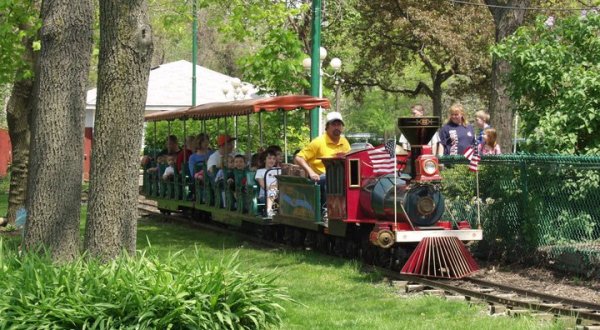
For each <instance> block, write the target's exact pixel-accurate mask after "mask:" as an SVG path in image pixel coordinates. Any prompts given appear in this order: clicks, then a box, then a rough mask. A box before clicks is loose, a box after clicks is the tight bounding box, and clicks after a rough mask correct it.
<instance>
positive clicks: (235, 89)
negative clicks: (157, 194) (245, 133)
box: [223, 78, 250, 149]
mask: <svg viewBox="0 0 600 330" xmlns="http://www.w3.org/2000/svg"><path fill="white" fill-rule="evenodd" d="M230 84H231V88H229V86H228V85H225V86H223V95H224V96H225V98H227V95H228V94H229V93H230V92H231V96H232V97H233V100H234V101H236V100H243V99H246V98H247V97H248V92H250V86H248V85H247V84H244V83H242V81H241V80H240V78H233V79H231V81H230ZM233 129H234V131H235V138H236V139H235V140H234V141H233V147H234V148H235V149H237V136H238V116H235V117H234V121H233Z"/></svg>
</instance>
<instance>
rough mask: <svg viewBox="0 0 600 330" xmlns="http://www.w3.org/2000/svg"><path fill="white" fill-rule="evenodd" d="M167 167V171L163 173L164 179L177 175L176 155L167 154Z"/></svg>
mask: <svg viewBox="0 0 600 330" xmlns="http://www.w3.org/2000/svg"><path fill="white" fill-rule="evenodd" d="M167 165H168V166H167V168H166V169H165V172H164V173H163V176H162V178H163V180H165V181H166V180H173V177H174V176H175V157H174V156H167Z"/></svg>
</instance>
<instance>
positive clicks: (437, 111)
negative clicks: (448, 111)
mask: <svg viewBox="0 0 600 330" xmlns="http://www.w3.org/2000/svg"><path fill="white" fill-rule="evenodd" d="M442 83H443V82H438V81H437V80H434V81H433V91H432V93H431V101H432V105H433V106H432V107H433V115H434V116H436V117H440V120H441V121H440V122H443V120H444V117H443V112H444V110H443V109H442V95H443V94H444V90H443V89H442Z"/></svg>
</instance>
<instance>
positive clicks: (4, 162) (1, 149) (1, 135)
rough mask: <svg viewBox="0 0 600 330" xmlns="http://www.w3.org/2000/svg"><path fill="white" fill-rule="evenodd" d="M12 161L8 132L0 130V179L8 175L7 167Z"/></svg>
mask: <svg viewBox="0 0 600 330" xmlns="http://www.w3.org/2000/svg"><path fill="white" fill-rule="evenodd" d="M11 161H12V148H11V146H10V137H9V136H8V131H7V130H6V129H4V128H0V178H3V177H5V176H6V175H7V174H8V165H9V164H10V162H11Z"/></svg>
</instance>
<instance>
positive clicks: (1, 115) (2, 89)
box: [0, 84, 12, 128]
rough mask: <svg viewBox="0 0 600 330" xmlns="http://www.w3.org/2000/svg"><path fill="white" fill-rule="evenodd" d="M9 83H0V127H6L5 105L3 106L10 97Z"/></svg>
mask: <svg viewBox="0 0 600 330" xmlns="http://www.w3.org/2000/svg"><path fill="white" fill-rule="evenodd" d="M11 86H12V85H11V84H0V128H7V127H8V126H7V125H8V124H7V122H6V107H5V106H4V105H5V104H6V102H7V101H8V98H9V97H10V91H11Z"/></svg>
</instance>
